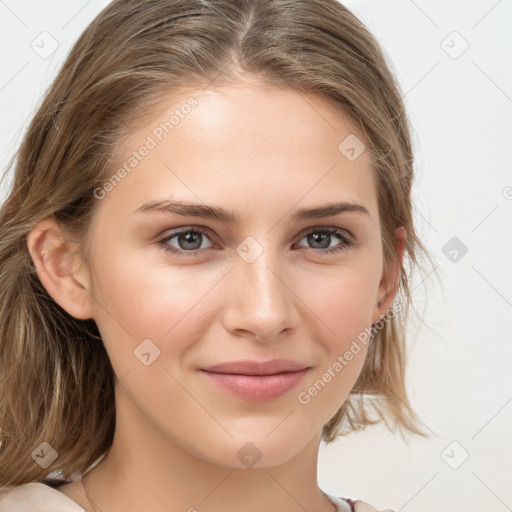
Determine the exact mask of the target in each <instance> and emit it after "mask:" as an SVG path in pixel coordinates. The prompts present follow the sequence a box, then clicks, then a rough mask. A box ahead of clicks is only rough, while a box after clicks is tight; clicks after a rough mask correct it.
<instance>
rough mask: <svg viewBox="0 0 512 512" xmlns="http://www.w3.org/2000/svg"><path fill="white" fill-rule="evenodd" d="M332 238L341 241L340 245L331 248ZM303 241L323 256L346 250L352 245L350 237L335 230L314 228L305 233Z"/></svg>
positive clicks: (341, 231) (343, 232) (339, 230)
mask: <svg viewBox="0 0 512 512" xmlns="http://www.w3.org/2000/svg"><path fill="white" fill-rule="evenodd" d="M334 237H336V238H338V240H341V243H338V244H336V245H334V246H331V242H332V241H333V238H334ZM305 239H306V240H307V242H308V243H309V244H312V246H313V247H311V248H312V249H314V250H318V251H320V252H321V253H324V254H325V253H327V254H331V253H334V252H338V251H344V250H347V249H348V248H349V247H350V246H351V245H352V243H353V240H352V236H351V235H349V234H348V233H347V232H346V231H344V230H341V229H337V228H335V229H334V228H315V229H313V230H311V231H309V232H307V233H306V236H305V237H304V238H303V239H302V240H305Z"/></svg>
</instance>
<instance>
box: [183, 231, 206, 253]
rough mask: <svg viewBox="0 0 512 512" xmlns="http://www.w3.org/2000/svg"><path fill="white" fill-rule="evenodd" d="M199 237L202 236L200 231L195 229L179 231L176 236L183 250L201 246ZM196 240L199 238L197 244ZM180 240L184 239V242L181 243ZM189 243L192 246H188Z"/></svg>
mask: <svg viewBox="0 0 512 512" xmlns="http://www.w3.org/2000/svg"><path fill="white" fill-rule="evenodd" d="M200 237H202V234H201V233H197V232H195V231H187V232H185V233H181V234H180V235H179V236H178V243H179V245H180V247H181V248H182V249H184V250H192V249H199V247H201V238H200ZM197 240H199V244H197ZM182 241H184V244H183V243H181V242H182ZM190 244H192V246H190Z"/></svg>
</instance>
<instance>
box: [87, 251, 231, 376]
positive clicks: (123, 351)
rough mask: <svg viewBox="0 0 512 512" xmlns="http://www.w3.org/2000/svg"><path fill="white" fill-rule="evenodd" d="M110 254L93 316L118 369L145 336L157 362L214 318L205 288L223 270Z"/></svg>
mask: <svg viewBox="0 0 512 512" xmlns="http://www.w3.org/2000/svg"><path fill="white" fill-rule="evenodd" d="M109 254H110V255H111V256H110V257H109V258H108V259H105V258H103V261H105V264H103V265H102V266H101V267H100V268H99V269H98V271H97V273H96V280H95V281H96V282H97V283H99V284H98V285H97V286H96V287H95V288H96V289H95V290H94V292H93V293H94V297H95V298H97V304H96V306H97V307H96V317H95V318H96V321H97V324H98V326H99V328H100V331H101V333H102V337H103V339H104V341H105V345H106V348H107V351H108V352H109V356H110V357H111V359H112V364H113V365H114V368H116V366H115V365H116V363H117V365H118V368H117V369H118V370H119V372H123V373H124V372H126V371H127V369H129V368H130V367H131V366H132V365H133V362H134V359H133V357H134V353H133V352H134V350H135V351H137V349H138V347H139V345H140V344H141V343H142V342H143V341H144V340H148V339H149V340H151V342H152V343H153V344H154V345H155V346H156V347H157V348H154V351H155V352H156V353H158V351H160V355H159V357H160V361H159V363H161V362H163V361H164V360H165V359H169V358H171V359H172V358H173V356H174V355H176V354H179V353H180V352H183V351H184V350H185V349H186V347H187V344H188V343H191V340H193V339H195V338H197V336H198V334H199V333H200V332H201V331H202V330H203V329H204V326H205V325H207V324H208V322H211V321H212V320H211V319H212V318H213V317H214V316H215V307H216V305H215V304H216V303H215V302H214V301H212V297H213V296H214V294H211V295H209V292H210V291H211V290H212V288H213V287H214V286H215V284H216V283H217V282H218V281H219V279H221V278H222V275H223V274H224V272H223V271H221V270H217V269H212V268H209V269H207V268H206V267H205V268H204V270H203V269H201V270H200V269H199V267H197V266H189V267H185V266H183V267H180V268H177V267H175V268H173V267H171V266H170V265H165V264H158V265H152V266H148V265H147V262H146V264H144V262H143V261H142V260H143V258H142V257H140V258H138V257H137V258H133V259H130V258H129V257H127V256H126V255H125V256H124V257H121V256H122V255H121V254H118V255H116V253H115V252H109ZM125 254H126V253H125ZM99 259H101V258H99ZM114 343H115V344H114ZM145 343H146V345H147V346H148V347H151V346H152V345H151V344H150V343H148V342H147V341H146V342H145ZM121 366H122V367H121Z"/></svg>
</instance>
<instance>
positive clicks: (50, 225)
mask: <svg viewBox="0 0 512 512" xmlns="http://www.w3.org/2000/svg"><path fill="white" fill-rule="evenodd" d="M27 246H28V250H29V252H30V256H31V257H32V261H33V262H34V265H35V267H36V271H37V275H38V277H39V280H40V281H41V284H42V285H43V286H44V287H45V289H46V291H47V292H48V294H49V295H50V296H51V297H52V298H53V300H55V302H56V303H57V304H59V306H61V307H62V308H63V309H64V310H66V311H67V312H68V313H69V314H70V315H71V316H73V317H75V318H78V319H81V320H87V319H89V318H93V315H92V302H91V296H90V294H89V291H88V288H89V273H88V270H87V268H86V266H85V265H84V264H82V263H81V260H80V258H79V256H78V255H77V254H74V252H73V249H75V244H72V243H71V242H69V241H67V240H66V239H65V237H64V236H63V233H62V231H61V228H60V226H59V225H58V224H57V222H56V221H55V220H54V219H53V218H51V217H49V218H47V219H44V220H43V221H41V222H40V223H39V224H38V225H37V226H36V227H35V228H33V229H32V231H31V232H30V233H29V235H28V237H27Z"/></svg>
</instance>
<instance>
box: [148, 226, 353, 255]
mask: <svg viewBox="0 0 512 512" xmlns="http://www.w3.org/2000/svg"><path fill="white" fill-rule="evenodd" d="M183 233H201V234H202V235H205V236H207V237H208V238H210V231H209V230H207V229H204V228H201V227H195V228H188V229H183V230H180V231H176V232H174V233H171V234H170V235H166V236H164V237H163V238H161V239H160V240H158V242H157V243H158V245H160V246H161V247H162V249H163V250H164V251H165V252H166V253H171V254H174V255H178V256H188V257H196V256H198V255H200V253H201V252H202V251H203V250H206V249H199V250H198V249H195V250H190V251H185V250H183V249H176V247H171V246H170V245H168V244H167V242H168V241H169V240H171V239H173V238H175V237H177V236H179V235H181V234H183ZM312 233H321V234H327V235H335V236H338V237H339V238H340V239H341V243H340V244H338V245H335V246H334V247H331V248H328V249H315V248H312V247H310V248H309V249H311V250H312V251H317V252H320V253H322V254H333V253H338V252H341V251H346V250H347V249H349V248H350V247H351V246H352V245H353V239H352V237H351V236H350V235H349V234H348V233H347V232H346V231H344V230H340V229H336V228H315V229H311V230H310V231H308V232H306V233H304V235H303V236H302V238H301V239H300V240H302V239H303V238H304V237H306V236H308V235H310V234H312ZM300 240H299V241H300Z"/></svg>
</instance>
